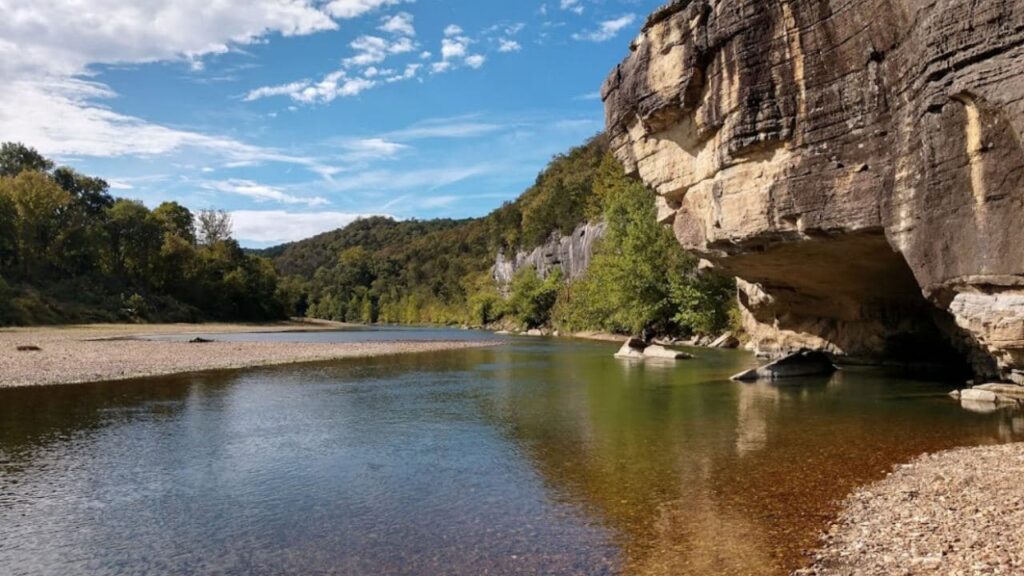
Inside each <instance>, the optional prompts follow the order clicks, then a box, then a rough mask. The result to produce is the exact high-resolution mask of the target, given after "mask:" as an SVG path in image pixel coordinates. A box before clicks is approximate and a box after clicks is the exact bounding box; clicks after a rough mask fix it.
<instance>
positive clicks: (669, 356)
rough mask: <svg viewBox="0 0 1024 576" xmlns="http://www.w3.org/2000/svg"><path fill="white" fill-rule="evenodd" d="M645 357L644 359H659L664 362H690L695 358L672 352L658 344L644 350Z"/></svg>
mask: <svg viewBox="0 0 1024 576" xmlns="http://www.w3.org/2000/svg"><path fill="white" fill-rule="evenodd" d="M643 355H644V358H659V359H662V360H689V359H691V358H693V355H691V354H687V353H686V352H679V351H676V350H670V349H668V348H666V347H664V346H661V345H658V344H654V345H652V346H648V347H646V348H644V351H643Z"/></svg>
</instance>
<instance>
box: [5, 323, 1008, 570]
mask: <svg viewBox="0 0 1024 576" xmlns="http://www.w3.org/2000/svg"><path fill="white" fill-rule="evenodd" d="M403 332H404V331H403ZM342 334H348V333H342ZM418 334H420V335H422V337H427V336H428V335H429V334H434V335H435V336H434V337H438V336H440V337H442V338H448V335H447V334H446V333H445V332H434V331H422V332H418ZM306 336H308V335H306V334H304V335H301V337H306ZM293 337H294V335H293ZM317 337H323V333H320V335H319V336H317ZM346 337H347V336H346ZM418 337H419V336H418ZM260 338H261V339H262V338H267V339H279V338H281V335H261V336H260ZM396 339H408V338H396ZM614 350H615V345H614V344H606V343H589V342H573V341H557V340H533V339H514V340H512V341H511V342H510V343H508V344H506V345H504V346H502V347H499V348H494V349H485V350H472V351H460V352H450V353H442V354H433V355H417V356H405V357H392V358H385V359H375V360H360V361H346V362H340V363H332V364H320V365H305V366H292V367H277V368H271V369H259V370H247V371H243V372H237V373H220V374H206V375H196V376H182V377H174V378H160V379H148V380H140V381H138V382H132V383H116V384H92V385H84V386H73V387H60V388H45V389H24V390H0V567H3V569H2V570H0V572H3V573H4V574H12V575H22V574H54V575H58V574H59V575H73V574H183V573H189V574H467V575H477V574H533V573H553V574H618V573H624V574H715V573H727V574H784V573H786V571H787V570H788V569H789V568H792V567H793V566H795V565H796V564H799V562H800V561H801V558H802V556H801V551H802V550H804V549H806V548H810V547H812V546H813V545H814V543H815V540H816V535H817V533H818V531H819V530H820V529H821V528H822V527H823V526H824V525H825V524H826V523H827V522H828V520H829V518H830V517H832V515H834V514H835V512H836V501H837V500H838V499H841V498H842V497H843V496H844V495H845V494H846V493H848V492H849V490H851V489H852V488H853V487H855V486H856V485H858V484H861V483H864V482H868V481H871V480H874V479H877V478H879V477H881V476H882V475H883V474H884V472H885V471H886V470H887V469H888V468H889V467H890V466H891V465H892V464H894V463H897V462H901V461H906V460H908V459H910V458H912V457H913V456H914V455H916V454H919V453H921V452H924V451H930V450H938V449H943V448H949V447H953V446H958V445H969V444H982V443H993V442H1005V441H1011V440H1022V439H1024V417H1022V416H1021V414H1020V413H1018V412H1008V411H1000V412H996V413H993V414H978V413H972V412H968V411H965V410H963V409H961V408H960V407H959V406H958V405H957V404H956V403H955V402H952V401H950V400H949V399H947V398H946V397H945V396H944V395H945V392H946V391H948V390H949V389H951V388H952V387H953V385H952V384H941V383H935V382H921V381H911V380H905V379H900V378H896V377H893V376H886V375H884V374H883V373H881V372H877V371H872V370H851V371H844V372H842V373H840V374H838V375H836V376H834V377H832V378H828V379H808V380H802V381H797V382H791V383H788V384H786V385H783V386H773V385H768V384H755V385H751V384H739V383H732V382H728V381H727V380H726V378H727V377H728V376H729V375H730V374H732V373H735V372H738V371H739V370H741V369H743V368H746V367H748V366H750V365H752V364H753V360H752V358H750V356H749V355H747V354H744V353H740V352H725V351H705V350H700V351H697V353H698V355H699V359H698V360H696V361H691V362H686V363H680V364H678V365H666V364H647V365H632V364H628V363H623V362H620V361H617V360H614V359H613V358H612V357H611V353H612V352H613V351H614Z"/></svg>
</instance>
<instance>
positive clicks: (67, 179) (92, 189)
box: [53, 166, 114, 218]
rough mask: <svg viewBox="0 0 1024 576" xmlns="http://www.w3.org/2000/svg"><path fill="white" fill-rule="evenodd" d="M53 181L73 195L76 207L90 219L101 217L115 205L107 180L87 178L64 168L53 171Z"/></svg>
mask: <svg viewBox="0 0 1024 576" xmlns="http://www.w3.org/2000/svg"><path fill="white" fill-rule="evenodd" d="M53 179H54V181H55V182H57V185H58V186H60V187H61V188H63V189H64V191H65V192H67V193H68V194H71V198H72V199H73V201H74V203H75V205H76V206H78V207H79V208H81V210H82V211H83V212H84V213H85V214H87V215H88V216H90V217H93V218H95V217H97V216H100V215H102V214H103V212H104V211H105V210H107V209H108V208H110V207H111V206H113V205H114V199H113V198H112V197H111V196H110V194H109V190H110V186H109V185H108V184H107V182H106V180H103V179H101V178H93V177H91V176H85V175H82V174H79V173H78V172H76V171H75V170H73V169H71V168H67V167H64V166H62V167H60V168H57V169H56V170H54V171H53Z"/></svg>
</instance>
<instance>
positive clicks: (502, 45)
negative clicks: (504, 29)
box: [498, 38, 523, 52]
mask: <svg viewBox="0 0 1024 576" xmlns="http://www.w3.org/2000/svg"><path fill="white" fill-rule="evenodd" d="M522 49H523V47H522V46H521V45H520V44H519V42H516V41H515V40H509V39H507V38H501V39H499V40H498V52H519V51H520V50H522Z"/></svg>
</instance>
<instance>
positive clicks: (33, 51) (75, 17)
mask: <svg viewBox="0 0 1024 576" xmlns="http://www.w3.org/2000/svg"><path fill="white" fill-rule="evenodd" d="M401 1H402V0H333V1H331V2H329V3H326V4H324V3H322V2H320V1H319V0H218V1H216V2H210V1H209V0H90V1H89V2H81V1H73V0H0V13H2V14H3V18H0V78H3V79H4V89H3V90H2V91H0V134H3V135H4V138H7V139H15V140H22V141H25V142H29V143H31V144H32V145H33V146H36V147H37V148H39V149H40V150H41V151H42V152H44V153H46V154H50V155H82V156H99V157H108V156H150V155H158V154H168V153H171V152H182V151H183V150H184V149H190V150H191V149H198V151H200V152H202V153H204V154H212V155H217V156H221V157H224V158H226V160H227V161H229V162H236V163H237V162H243V163H255V162H265V161H277V162H290V163H296V164H301V165H305V166H307V167H309V168H310V169H312V170H314V171H315V172H318V173H324V172H329V171H331V168H329V167H326V166H322V165H319V164H318V163H317V162H316V161H314V160H312V159H308V158H300V157H292V156H289V155H286V154H282V153H279V152H277V151H274V150H270V149H265V148H260V147H257V146H251V145H248V144H245V143H242V142H240V141H237V140H234V139H231V138H226V137H220V136H216V135H209V134H204V133H202V132H197V131H190V130H182V129H176V128H171V127H167V126H162V125H159V124H155V123H151V122H147V121H146V120H144V119H142V118H138V117H134V116H129V115H125V114H120V113H118V112H116V111H114V110H112V109H111V108H109V107H108V106H106V105H104V104H102V103H99V102H98V101H99V100H107V99H111V98H113V97H115V96H116V94H115V93H114V92H113V91H112V90H111V89H110V88H109V87H108V86H106V85H103V84H100V83H96V82H91V81H88V80H84V79H83V78H85V77H88V76H89V75H90V74H91V70H90V67H91V66H93V65H95V64H139V63H151V62H160V61H178V62H182V63H184V64H187V65H189V66H190V67H191V68H193V69H200V68H202V66H203V61H202V59H203V57H204V56H206V55H210V54H221V53H225V52H228V51H230V50H232V49H234V48H236V47H238V46H244V45H247V44H253V43H258V42H263V41H265V39H266V38H267V37H268V36H271V35H274V34H280V35H284V36H298V35H306V34H312V33H315V32H320V31H324V30H334V29H337V28H338V23H337V22H336V21H335V19H344V18H353V17H356V16H360V15H362V14H365V13H367V12H369V11H371V10H374V9H376V8H379V7H381V6H388V5H395V4H398V3H401ZM297 84H302V83H295V84H293V85H286V86H281V87H269V88H266V89H264V90H263V91H262V92H259V91H254V93H252V94H251V96H253V97H254V98H256V97H267V96H269V95H272V93H271V90H272V89H273V90H276V91H277V92H278V93H281V94H292V93H294V92H295V91H296V89H297ZM311 88H312V89H314V90H316V89H317V88H316V87H314V86H310V85H309V84H308V83H305V85H304V86H303V89H304V90H308V89H311ZM328 88H330V87H328ZM365 88H366V86H365V84H364V83H363V82H361V81H352V82H346V83H342V84H341V85H340V86H339V87H338V88H337V92H338V93H339V94H351V93H358V92H359V91H361V90H363V89H365Z"/></svg>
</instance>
